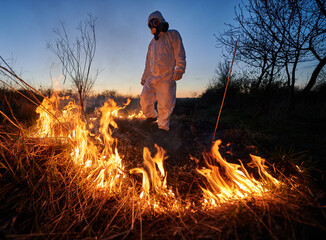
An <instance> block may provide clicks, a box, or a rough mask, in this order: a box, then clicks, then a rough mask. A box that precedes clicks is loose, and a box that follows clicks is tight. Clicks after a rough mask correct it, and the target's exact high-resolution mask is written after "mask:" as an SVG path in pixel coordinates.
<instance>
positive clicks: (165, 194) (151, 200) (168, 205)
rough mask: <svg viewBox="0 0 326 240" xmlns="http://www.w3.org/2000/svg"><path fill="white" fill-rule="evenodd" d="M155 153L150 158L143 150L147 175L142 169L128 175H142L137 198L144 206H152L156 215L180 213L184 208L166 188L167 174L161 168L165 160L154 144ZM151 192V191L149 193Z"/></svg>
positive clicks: (147, 151) (162, 151)
mask: <svg viewBox="0 0 326 240" xmlns="http://www.w3.org/2000/svg"><path fill="white" fill-rule="evenodd" d="M155 148H156V150H157V153H156V154H155V155H154V157H152V156H151V153H150V151H149V150H148V148H146V147H145V148H144V150H143V158H144V165H145V166H146V168H147V170H148V172H149V174H148V173H147V171H146V170H144V169H143V168H133V169H131V170H130V173H132V174H133V173H140V174H142V179H143V180H142V189H143V191H142V192H141V193H140V195H139V198H140V199H144V201H145V202H146V203H147V204H144V206H152V207H153V209H154V210H155V211H156V212H157V213H164V212H166V211H178V212H181V211H183V209H185V208H184V207H186V208H187V207H188V206H182V204H181V202H180V201H179V200H178V199H177V198H176V197H175V194H174V192H173V191H172V189H169V188H168V187H167V183H166V179H167V174H166V172H165V170H164V167H163V161H164V160H165V159H166V156H165V153H166V152H165V151H164V149H163V148H161V147H159V146H157V145H156V144H155ZM151 190H152V191H151Z"/></svg>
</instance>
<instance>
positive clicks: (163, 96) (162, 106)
mask: <svg viewBox="0 0 326 240" xmlns="http://www.w3.org/2000/svg"><path fill="white" fill-rule="evenodd" d="M155 89H156V96H157V111H158V128H160V129H163V130H166V131H169V130H170V117H171V114H172V112H173V109H174V106H175V103H176V82H175V81H172V80H171V81H164V82H160V83H157V84H155Z"/></svg>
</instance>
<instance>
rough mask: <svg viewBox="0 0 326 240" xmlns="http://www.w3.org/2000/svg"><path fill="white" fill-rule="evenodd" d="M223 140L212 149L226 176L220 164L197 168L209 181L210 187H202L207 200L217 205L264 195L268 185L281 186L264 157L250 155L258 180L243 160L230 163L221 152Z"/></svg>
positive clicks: (213, 155) (208, 164)
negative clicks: (238, 162)
mask: <svg viewBox="0 0 326 240" xmlns="http://www.w3.org/2000/svg"><path fill="white" fill-rule="evenodd" d="M220 144H221V140H218V141H216V142H215V143H214V145H213V147H212V151H211V155H212V157H213V158H214V159H215V160H216V163H218V164H219V165H220V168H221V170H223V173H224V175H225V176H224V177H222V175H221V173H220V168H219V167H218V166H215V165H212V164H210V163H208V161H207V160H206V164H207V166H208V169H197V171H198V173H200V174H201V175H203V176H204V177H205V178H206V179H207V182H208V185H209V189H205V188H201V189H202V190H203V195H204V198H205V202H208V203H211V204H212V205H216V204H218V203H224V202H227V201H230V200H234V199H242V198H246V197H250V196H253V195H255V196H263V195H264V194H265V193H266V192H268V189H269V188H267V186H269V184H271V185H273V186H276V187H277V186H279V184H280V183H279V181H278V180H277V179H275V178H273V177H272V176H271V175H270V174H269V173H268V172H267V171H266V169H267V166H265V165H264V159H262V158H260V157H257V156H254V155H250V156H251V159H252V162H251V163H250V164H249V166H251V167H257V168H258V172H259V175H260V177H261V181H258V180H256V179H255V178H254V177H253V176H250V174H249V173H248V171H247V170H246V168H245V167H244V165H243V164H242V162H241V161H240V160H239V161H240V165H239V164H233V163H228V162H227V161H226V160H225V159H224V158H223V157H222V156H221V154H220V152H219V145H220Z"/></svg>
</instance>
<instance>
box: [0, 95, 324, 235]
mask: <svg viewBox="0 0 326 240" xmlns="http://www.w3.org/2000/svg"><path fill="white" fill-rule="evenodd" d="M58 99H59V98H54V99H45V100H44V102H43V103H44V104H43V105H42V106H40V107H39V108H38V111H39V114H40V120H39V121H38V123H37V128H36V129H30V130H25V129H23V128H22V127H20V126H19V124H18V123H17V124H15V125H16V128H15V130H8V129H3V130H1V142H0V146H1V149H0V154H1V162H0V164H1V168H0V174H1V175H0V177H1V182H0V183H1V187H0V196H1V199H0V213H1V219H0V231H1V234H2V235H3V236H4V237H5V238H8V239H10V238H13V239H29V238H33V239H34V238H42V239H44V238H50V239H52V238H55V239H61V238H72V239H75V238H105V239H113V238H119V239H134V238H136V239H137V238H139V239H142V238H143V239H215V238H221V239H284V238H286V239H289V238H292V239H296V238H303V239H304V238H310V237H311V234H314V233H320V232H322V231H325V227H324V224H325V216H323V215H322V214H323V211H322V210H323V209H322V207H321V206H320V205H319V204H318V201H317V200H316V199H317V197H316V196H314V195H313V194H312V193H309V191H310V190H309V188H308V187H307V186H305V185H304V184H302V183H301V184H300V181H305V179H302V178H301V177H300V173H299V172H296V175H295V176H292V175H291V176H290V175H286V173H284V172H277V171H276V170H275V168H274V169H273V168H272V167H270V168H267V166H266V165H265V164H264V163H263V161H264V160H263V159H261V158H259V157H256V156H253V157H252V160H253V161H252V164H251V166H254V165H255V168H253V169H255V170H251V168H250V167H249V168H248V167H247V165H246V164H245V163H242V162H241V161H240V162H238V163H237V164H236V163H228V162H227V161H226V160H225V159H224V158H223V157H222V156H221V154H220V153H219V149H218V146H219V144H221V143H220V142H216V143H215V145H214V146H213V148H212V152H211V153H204V154H203V158H196V162H197V164H198V166H199V165H201V166H202V167H197V172H196V170H195V169H189V167H188V168H187V166H186V167H175V168H173V171H171V172H169V175H167V171H166V170H165V168H164V160H165V159H166V158H167V157H168V156H167V155H166V153H165V151H164V149H163V148H161V147H160V146H156V151H155V154H152V153H151V152H150V151H149V149H148V148H144V149H143V155H142V157H143V164H139V163H140V162H142V160H141V159H134V162H135V163H136V162H138V163H137V164H135V165H133V163H126V162H125V161H126V160H124V159H127V157H125V156H128V159H131V158H133V157H134V158H137V156H135V155H132V156H130V155H131V154H132V153H131V152H128V151H127V152H122V153H121V152H119V151H118V148H117V146H118V144H119V141H118V139H117V138H115V137H113V131H116V130H115V129H116V128H117V127H118V124H117V123H116V122H115V120H114V119H115V118H117V117H118V111H119V109H121V107H118V106H117V105H116V104H115V103H114V102H112V101H111V100H110V101H108V102H107V103H106V104H105V105H104V106H103V107H102V108H101V109H100V110H99V115H100V116H101V119H97V120H90V119H89V120H86V121H82V120H81V118H79V117H78V116H79V114H78V113H79V111H78V107H77V106H76V105H75V104H74V103H73V102H68V104H67V105H64V106H62V108H60V107H58V106H60V103H59V102H57V101H58ZM46 102H47V103H46ZM94 126H95V127H94ZM96 126H98V127H96ZM125 149H127V148H125ZM153 153H154V152H153ZM122 156H124V157H125V158H124V157H122ZM126 166H128V168H127V167H126ZM203 167H205V168H203ZM198 173H199V174H198ZM295 177H296V178H295ZM299 180H300V181H299ZM305 183H306V182H305ZM316 210H318V211H316ZM314 214H317V216H314ZM316 236H317V235H316Z"/></svg>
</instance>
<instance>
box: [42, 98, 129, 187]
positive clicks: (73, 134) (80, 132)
mask: <svg viewBox="0 0 326 240" xmlns="http://www.w3.org/2000/svg"><path fill="white" fill-rule="evenodd" d="M63 100H68V101H69V102H68V103H67V104H66V105H65V106H64V107H63V109H62V110H61V109H60V105H62V103H63ZM126 105H127V104H126ZM122 108H123V107H118V106H117V104H116V103H115V102H114V101H113V100H111V99H109V100H108V102H105V104H104V106H103V107H101V108H100V112H101V115H102V117H101V119H100V129H99V130H100V135H98V136H93V135H92V134H91V133H90V131H89V130H88V129H87V124H86V122H85V121H84V120H82V117H81V113H80V107H79V106H78V105H76V104H75V102H74V101H73V100H70V99H69V98H67V97H59V96H58V94H57V93H55V94H53V95H52V96H51V97H50V98H46V99H44V100H43V102H42V104H41V105H40V106H39V107H38V108H37V109H36V112H37V113H39V119H38V120H37V132H38V136H40V137H56V138H58V137H61V139H62V140H63V141H65V142H68V143H69V144H71V152H70V156H71V157H72V159H73V161H74V162H75V164H77V165H78V166H81V167H82V168H83V171H84V172H85V173H86V174H87V179H88V180H89V181H90V182H91V185H92V186H95V187H96V188H99V189H103V190H105V191H107V192H115V191H117V190H118V189H119V188H120V186H121V180H122V178H123V177H124V166H123V165H122V160H121V158H120V156H119V153H118V150H117V140H116V139H115V138H114V137H113V136H112V130H111V128H110V126H112V127H114V128H116V127H117V124H116V122H115V121H114V117H116V116H118V111H119V110H120V109H122Z"/></svg>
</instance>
